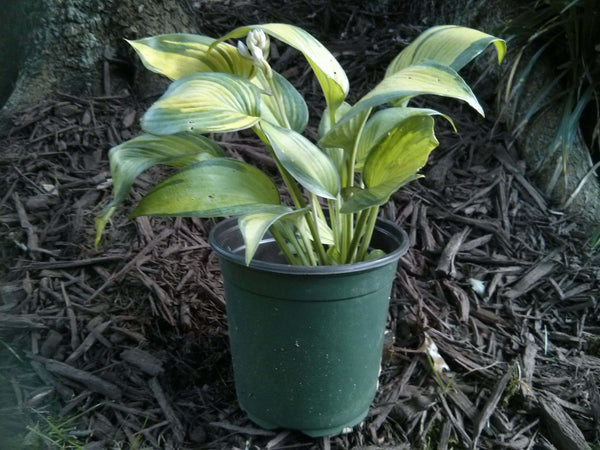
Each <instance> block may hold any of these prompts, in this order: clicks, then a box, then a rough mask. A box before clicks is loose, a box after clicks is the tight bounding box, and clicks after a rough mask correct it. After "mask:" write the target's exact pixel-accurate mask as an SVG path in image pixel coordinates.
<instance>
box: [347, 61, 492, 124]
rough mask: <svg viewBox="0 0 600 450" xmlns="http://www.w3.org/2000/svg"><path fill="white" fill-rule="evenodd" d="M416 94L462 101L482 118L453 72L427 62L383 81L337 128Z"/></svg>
mask: <svg viewBox="0 0 600 450" xmlns="http://www.w3.org/2000/svg"><path fill="white" fill-rule="evenodd" d="M417 95H440V96H442V97H450V98H455V99H458V100H463V101H465V102H467V103H468V104H469V105H470V106H471V107H473V108H474V109H475V110H476V111H477V112H478V113H479V114H481V115H482V116H483V115H484V114H483V108H482V107H481V105H480V104H479V102H478V101H477V98H476V97H475V94H473V91H472V90H471V88H470V87H469V86H468V85H467V83H465V81H464V80H463V79H462V78H461V77H460V75H459V74H458V73H456V71H454V70H453V69H452V68H450V67H448V66H443V65H440V64H438V63H436V62H433V61H428V62H424V63H420V64H415V65H413V66H410V67H407V68H405V69H402V70H401V71H400V72H397V73H395V74H393V75H390V76H388V77H386V78H384V79H383V80H382V81H381V82H380V83H379V84H378V85H377V86H375V88H373V90H372V91H370V92H369V93H368V94H366V95H365V96H364V97H363V98H362V99H360V101H359V102H358V103H357V104H355V105H354V106H353V107H352V108H351V109H350V111H348V112H347V113H346V114H345V115H344V117H343V119H342V120H340V122H339V123H338V126H339V125H340V124H342V123H343V122H346V121H349V120H350V119H351V118H352V117H354V116H355V115H357V114H360V113H361V112H362V111H364V110H366V109H369V108H374V107H375V106H379V105H383V104H384V103H389V102H402V103H407V102H408V101H409V100H410V99H411V98H412V97H415V96H417ZM403 106H406V105H403Z"/></svg>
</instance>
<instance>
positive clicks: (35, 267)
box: [0, 95, 600, 449]
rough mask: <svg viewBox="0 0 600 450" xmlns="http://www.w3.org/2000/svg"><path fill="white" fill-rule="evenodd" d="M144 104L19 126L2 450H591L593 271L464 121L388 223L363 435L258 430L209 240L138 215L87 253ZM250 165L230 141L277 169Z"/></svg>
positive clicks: (1, 338) (75, 107)
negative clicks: (386, 305)
mask: <svg viewBox="0 0 600 450" xmlns="http://www.w3.org/2000/svg"><path fill="white" fill-rule="evenodd" d="M143 106H147V105H143ZM143 106H140V105H138V104H137V103H136V101H135V100H134V99H133V98H131V97H128V96H113V97H110V98H77V97H71V96H68V95H57V97H56V98H53V99H49V100H47V101H46V102H45V103H43V104H40V105H36V106H35V107H32V108H30V109H26V110H23V111H20V112H19V114H18V115H16V116H15V117H14V119H13V120H14V126H13V128H12V130H11V131H10V133H9V135H8V136H7V137H6V139H5V141H4V145H3V146H2V153H1V158H0V198H1V201H0V252H1V260H0V277H1V278H0V279H1V280H2V281H1V286H0V294H1V300H0V355H1V356H0V358H1V359H0V379H1V381H2V383H0V424H1V425H0V441H1V442H3V443H4V444H0V447H2V445H7V443H8V446H7V447H2V448H19V447H18V446H17V444H16V443H21V444H22V445H23V446H24V447H25V448H27V446H28V445H31V446H32V447H30V448H40V447H35V445H38V444H40V443H41V444H42V445H46V446H47V448H55V447H53V446H52V444H48V439H55V440H57V442H58V436H57V435H60V438H61V439H62V441H60V442H63V443H64V442H71V443H72V444H73V445H74V447H73V448H77V447H75V445H76V444H77V445H85V448H86V449H100V448H123V447H126V448H173V449H179V448H188V449H191V448H206V449H221V448H228V449H232V448H238V449H245V448H248V449H250V448H252V449H259V448H260V449H263V448H269V449H284V448H285V449H289V448H305V449H310V448H315V449H328V448H344V449H346V448H363V449H366V448H395V449H411V448H438V449H449V448H482V449H492V448H494V449H495V448H508V449H533V448H540V449H542V448H549V449H552V448H557V449H585V448H588V445H591V444H592V443H596V444H595V445H598V442H599V440H600V394H599V390H600V319H599V317H600V304H599V298H600V256H599V255H598V253H593V252H591V251H590V250H589V248H588V246H587V243H586V239H587V235H586V233H585V232H584V228H583V226H582V224H579V223H578V222H577V221H576V220H575V219H573V218H570V217H568V216H566V215H564V214H561V213H560V212H557V211H553V210H552V209H551V207H549V206H548V205H547V204H546V203H545V201H544V199H543V197H542V196H541V195H540V194H539V193H538V191H537V190H536V189H535V187H533V186H532V185H531V184H530V183H529V182H528V181H527V178H526V176H525V172H524V170H523V167H522V163H521V161H520V160H519V159H518V158H517V157H516V155H515V152H514V149H513V148H512V147H511V146H510V142H509V140H508V138H507V137H506V136H505V135H503V134H502V133H501V132H496V133H494V134H493V135H490V129H491V128H492V127H491V123H490V121H483V120H478V119H477V118H475V117H474V114H471V113H470V112H468V111H464V112H462V111H460V110H459V111H458V114H459V115H460V117H459V119H458V120H457V121H456V125H457V128H458V130H459V132H458V134H454V133H452V132H450V131H449V130H445V129H444V126H443V125H441V126H440V131H439V137H440V141H441V142H442V145H441V146H440V148H439V149H438V150H436V152H434V156H433V157H432V160H431V162H430V164H429V165H428V167H427V168H426V170H425V174H426V176H427V177H426V178H425V179H424V180H421V181H419V182H418V183H415V184H413V185H412V186H411V187H409V188H408V189H405V190H404V191H402V192H401V193H399V194H398V195H396V196H395V197H394V199H393V201H392V202H391V203H390V204H389V205H388V206H386V207H385V208H384V209H383V214H384V215H385V216H386V217H388V218H389V219H392V220H394V221H396V222H398V223H401V224H403V226H404V227H405V229H406V231H407V232H408V233H409V236H410V239H411V248H410V250H409V252H408V254H407V255H406V257H405V258H404V259H403V260H402V262H401V264H400V266H399V270H398V273H397V278H396V283H395V288H394V291H393V293H392V299H391V307H390V314H389V322H388V325H389V330H390V333H389V336H388V337H389V339H388V342H387V344H386V351H385V354H384V363H383V371H382V375H381V380H380V381H381V384H380V389H379V392H378V395H377V397H376V400H375V403H374V405H373V407H372V409H371V411H370V413H369V416H368V418H367V419H366V421H365V422H364V424H363V425H362V426H361V427H357V428H356V429H355V430H354V431H352V432H351V433H349V434H345V435H341V436H336V437H331V438H323V439H311V438H308V437H305V436H303V435H301V434H300V433H296V432H288V431H280V430H277V431H265V430H262V429H259V428H257V427H256V426H255V425H253V424H252V423H251V422H249V421H248V419H247V418H246V417H245V415H244V414H243V412H242V411H240V409H239V407H238V406H237V404H236V401H235V394H234V387H233V381H232V373H231V364H230V357H229V353H228V344H227V328H226V321H225V304H224V300H223V292H222V285H221V281H220V276H219V269H218V265H217V262H216V258H215V256H214V255H213V254H212V253H211V251H210V248H209V246H208V244H207V240H206V239H207V232H208V230H209V228H210V226H211V225H212V224H213V222H211V221H199V220H192V219H174V220H167V219H152V220H149V219H148V218H141V219H137V220H136V221H135V222H132V221H130V220H129V219H127V217H126V210H127V207H128V206H131V204H127V205H125V208H123V209H122V210H121V211H120V212H119V213H118V214H116V215H115V218H114V221H113V223H112V225H111V226H109V228H108V230H107V233H106V235H105V236H104V240H103V242H102V243H101V245H100V247H99V249H98V250H95V249H94V247H93V237H94V231H93V227H94V217H95V216H96V215H97V214H98V213H99V212H100V211H101V209H102V206H103V205H104V204H106V202H107V201H108V200H109V198H110V195H111V189H110V182H109V177H110V175H109V173H108V167H107V160H106V151H107V149H108V148H109V147H110V146H112V145H115V144H117V143H118V142H121V141H122V140H125V139H128V138H130V137H132V136H134V135H135V134H136V133H137V132H138V130H137V129H136V126H137V125H136V124H137V122H138V119H139V114H140V111H143V109H144V108H143ZM454 117H456V115H454ZM253 145H254V144H253V141H250V140H249V139H246V138H244V137H242V138H238V139H237V140H234V139H233V138H231V139H229V140H228V141H227V142H225V146H226V147H227V148H228V150H229V151H230V152H231V153H232V154H233V155H234V156H240V157H244V158H246V159H254V160H255V161H258V163H259V164H263V159H261V156H260V152H259V151H257V150H255V149H254V150H251V151H245V150H247V149H249V148H253V147H252V146H253ZM157 170H159V169H157ZM155 175H156V171H154V172H153V171H150V173H147V174H145V175H143V176H142V177H140V179H139V180H138V181H137V182H136V185H135V189H134V192H133V197H134V198H139V196H140V195H141V193H142V192H143V191H144V190H145V189H147V188H148V186H150V185H151V184H152V183H153V180H154V179H155ZM432 344H435V345H436V346H437V349H438V350H439V357H437V356H436V355H435V354H434V353H433V352H431V351H430V352H429V353H427V352H425V351H424V349H425V348H426V347H429V348H431V346H432ZM444 364H445V365H447V367H448V369H449V370H441V369H440V368H441V367H442V366H444ZM10 443H13V444H14V445H12V444H10ZM42 448H43V447H42ZM59 448H61V447H59ZM64 448H71V447H68V446H66V444H65V447H64Z"/></svg>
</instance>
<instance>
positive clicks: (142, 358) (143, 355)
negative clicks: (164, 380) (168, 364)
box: [121, 348, 164, 376]
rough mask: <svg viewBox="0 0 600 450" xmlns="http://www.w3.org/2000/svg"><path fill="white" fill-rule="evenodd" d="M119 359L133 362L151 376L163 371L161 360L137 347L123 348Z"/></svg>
mask: <svg viewBox="0 0 600 450" xmlns="http://www.w3.org/2000/svg"><path fill="white" fill-rule="evenodd" d="M121 359H122V360H124V361H127V362H128V363H130V364H133V365H134V366H136V367H138V368H139V369H140V370H142V371H143V372H146V373H147V374H148V375H151V376H156V375H159V374H161V373H162V372H164V368H163V365H162V362H161V361H160V360H159V359H158V358H156V357H154V356H153V355H151V354H150V353H148V352H146V351H144V350H140V349H138V348H129V349H127V350H124V351H123V352H121Z"/></svg>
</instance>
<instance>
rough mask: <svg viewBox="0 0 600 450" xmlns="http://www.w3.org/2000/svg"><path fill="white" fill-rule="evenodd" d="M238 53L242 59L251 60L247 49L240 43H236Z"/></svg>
mask: <svg viewBox="0 0 600 450" xmlns="http://www.w3.org/2000/svg"><path fill="white" fill-rule="evenodd" d="M237 49H238V53H239V54H240V55H241V56H242V58H250V59H251V58H252V55H251V54H250V52H249V51H248V47H246V45H245V44H244V43H243V42H242V41H238V43H237Z"/></svg>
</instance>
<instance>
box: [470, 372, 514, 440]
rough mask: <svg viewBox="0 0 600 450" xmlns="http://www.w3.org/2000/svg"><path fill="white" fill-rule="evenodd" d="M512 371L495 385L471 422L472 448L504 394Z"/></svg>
mask: <svg viewBox="0 0 600 450" xmlns="http://www.w3.org/2000/svg"><path fill="white" fill-rule="evenodd" d="M511 372H512V370H509V371H508V372H506V373H505V374H504V376H503V377H502V378H500V380H499V381H498V383H496V386H494V389H493V390H492V392H491V393H490V395H489V397H488V399H487V401H486V402H485V404H484V405H483V407H482V408H481V410H480V411H479V412H478V413H477V416H476V417H475V419H474V421H473V428H474V429H475V430H474V433H473V434H474V437H473V446H474V447H477V442H478V440H479V436H480V435H481V432H482V431H483V428H484V427H485V424H486V422H487V421H488V420H489V418H490V417H491V415H492V414H494V411H496V406H498V402H499V401H500V399H501V398H502V394H503V393H504V389H506V386H508V382H509V381H510V379H511V377H512V373H511Z"/></svg>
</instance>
